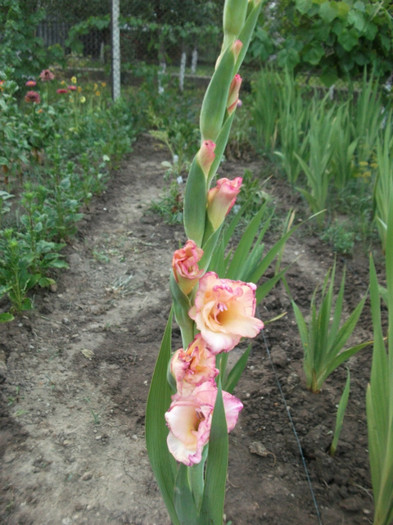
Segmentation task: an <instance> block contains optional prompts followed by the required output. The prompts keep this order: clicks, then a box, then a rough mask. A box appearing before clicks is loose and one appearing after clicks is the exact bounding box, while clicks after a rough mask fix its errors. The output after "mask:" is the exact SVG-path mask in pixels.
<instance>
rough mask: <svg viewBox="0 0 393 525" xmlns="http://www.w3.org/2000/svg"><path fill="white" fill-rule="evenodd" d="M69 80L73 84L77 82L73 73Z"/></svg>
mask: <svg viewBox="0 0 393 525" xmlns="http://www.w3.org/2000/svg"><path fill="white" fill-rule="evenodd" d="M71 82H72V83H73V84H76V83H77V79H76V76H75V75H74V76H73V77H71Z"/></svg>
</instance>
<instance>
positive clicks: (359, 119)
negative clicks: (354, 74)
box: [350, 70, 385, 162]
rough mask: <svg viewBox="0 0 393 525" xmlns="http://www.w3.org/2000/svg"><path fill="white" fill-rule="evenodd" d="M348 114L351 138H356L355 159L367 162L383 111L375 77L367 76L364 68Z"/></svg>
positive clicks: (372, 149)
mask: <svg viewBox="0 0 393 525" xmlns="http://www.w3.org/2000/svg"><path fill="white" fill-rule="evenodd" d="M350 114H351V120H352V134H353V139H354V140H356V139H357V140H358V144H357V146H356V158H357V161H358V162H369V161H370V160H372V156H373V154H374V151H375V147H376V142H377V138H378V133H379V130H380V128H381V125H382V122H383V119H384V116H385V111H384V108H383V104H382V99H381V94H380V90H379V86H378V83H377V79H376V78H375V76H374V75H371V76H370V77H368V75H367V71H366V70H365V71H364V74H363V80H362V84H361V86H360V90H359V92H358V93H356V94H355V93H354V94H353V95H352V98H351V107H350Z"/></svg>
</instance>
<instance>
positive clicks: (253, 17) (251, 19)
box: [234, 0, 262, 74]
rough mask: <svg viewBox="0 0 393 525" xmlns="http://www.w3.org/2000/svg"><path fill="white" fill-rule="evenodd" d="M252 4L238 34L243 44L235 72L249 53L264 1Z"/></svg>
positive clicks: (255, 1) (256, 0)
mask: <svg viewBox="0 0 393 525" xmlns="http://www.w3.org/2000/svg"><path fill="white" fill-rule="evenodd" d="M251 5H252V9H251V11H250V12H249V13H248V15H247V18H246V21H245V22H244V25H243V27H242V29H241V31H240V33H239V35H238V39H239V40H241V42H242V43H243V46H242V48H241V50H240V52H239V54H238V58H237V61H236V65H235V70H234V74H235V73H237V72H238V71H239V68H240V66H241V64H242V62H243V60H244V57H245V55H246V53H247V49H248V46H249V44H250V41H251V38H252V35H253V32H254V28H255V25H256V23H257V21H258V17H259V14H260V12H261V7H262V2H261V1H259V0H254V3H253V4H251Z"/></svg>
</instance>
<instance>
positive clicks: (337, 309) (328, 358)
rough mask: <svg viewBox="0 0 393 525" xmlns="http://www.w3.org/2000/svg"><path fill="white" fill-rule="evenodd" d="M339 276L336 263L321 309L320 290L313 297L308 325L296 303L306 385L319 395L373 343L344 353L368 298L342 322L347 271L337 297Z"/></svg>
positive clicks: (322, 294) (328, 276)
mask: <svg viewBox="0 0 393 525" xmlns="http://www.w3.org/2000/svg"><path fill="white" fill-rule="evenodd" d="M335 273H336V263H335V264H334V265H333V267H332V269H330V270H329V271H328V272H327V274H326V277H325V280H324V282H323V285H322V289H321V291H320V300H319V308H318V304H317V295H318V291H319V287H316V288H315V290H314V293H313V295H312V298H311V305H310V317H309V321H308V322H306V320H305V317H304V316H303V314H302V313H301V311H300V309H299V307H298V306H297V304H296V302H295V301H294V300H292V307H293V311H294V314H295V319H296V323H297V326H298V329H299V335H300V340H301V343H302V346H303V351H304V357H303V369H304V373H305V376H306V386H307V388H308V389H309V390H311V391H312V392H319V391H320V390H321V388H322V386H323V384H324V382H325V380H326V379H327V378H328V377H329V375H330V374H331V373H332V372H333V371H334V370H336V368H337V367H338V366H340V365H341V364H342V363H343V362H345V361H346V360H347V359H349V358H350V357H351V356H352V355H354V354H356V353H357V352H359V350H361V349H362V348H364V347H366V346H367V345H369V344H371V342H370V341H367V342H364V343H360V344H358V345H355V346H352V347H350V348H347V349H346V350H343V348H344V346H345V344H346V342H347V341H348V339H349V337H350V336H351V335H352V333H353V331H354V329H355V327H356V324H357V322H358V320H359V317H360V314H361V313H362V310H363V306H364V303H365V300H366V297H367V295H365V296H364V297H363V299H361V300H360V302H359V303H358V305H357V306H356V308H355V309H354V310H353V312H352V313H351V314H350V315H349V317H348V318H347V319H346V320H345V321H344V322H342V313H343V302H344V290H345V271H344V272H343V276H342V279H341V285H340V289H339V292H338V294H337V296H336V297H335V298H334V293H333V292H334V290H333V288H334V282H335Z"/></svg>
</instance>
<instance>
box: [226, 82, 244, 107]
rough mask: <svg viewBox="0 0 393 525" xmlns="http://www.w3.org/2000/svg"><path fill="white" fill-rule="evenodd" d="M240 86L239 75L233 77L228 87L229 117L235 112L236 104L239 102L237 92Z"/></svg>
mask: <svg viewBox="0 0 393 525" xmlns="http://www.w3.org/2000/svg"><path fill="white" fill-rule="evenodd" d="M241 85H242V77H241V76H240V75H235V76H234V77H233V80H232V82H231V85H230V87H229V94H228V102H227V111H228V114H229V115H232V113H233V112H234V111H235V109H236V107H237V105H238V102H239V91H240V86H241Z"/></svg>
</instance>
